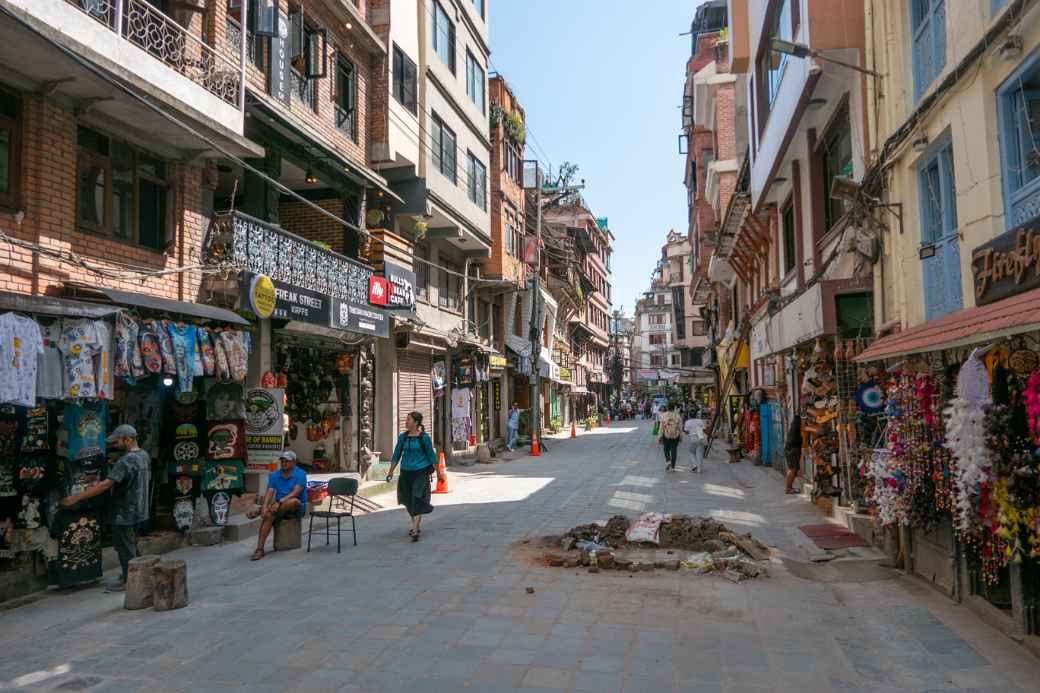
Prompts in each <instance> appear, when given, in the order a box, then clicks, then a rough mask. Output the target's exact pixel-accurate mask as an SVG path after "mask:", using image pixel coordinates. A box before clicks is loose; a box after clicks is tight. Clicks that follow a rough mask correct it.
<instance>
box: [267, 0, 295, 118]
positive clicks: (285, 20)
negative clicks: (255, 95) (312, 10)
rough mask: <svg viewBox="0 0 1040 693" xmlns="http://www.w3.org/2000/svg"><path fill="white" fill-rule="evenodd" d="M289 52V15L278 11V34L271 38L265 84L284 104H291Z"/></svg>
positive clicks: (272, 94) (290, 63)
mask: <svg viewBox="0 0 1040 693" xmlns="http://www.w3.org/2000/svg"><path fill="white" fill-rule="evenodd" d="M289 52H290V47H289V15H287V14H285V13H284V12H279V13H278V35H277V36H273V37H272V38H271V62H270V63H269V65H268V78H269V79H268V80H267V84H268V88H269V90H270V92H271V96H273V97H275V98H276V99H278V100H280V101H281V102H282V103H284V104H285V105H286V106H291V105H292V87H291V85H292V62H291V59H290V57H289Z"/></svg>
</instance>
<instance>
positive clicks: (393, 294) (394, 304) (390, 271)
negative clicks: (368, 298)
mask: <svg viewBox="0 0 1040 693" xmlns="http://www.w3.org/2000/svg"><path fill="white" fill-rule="evenodd" d="M383 274H384V275H385V276H386V281H387V283H388V284H389V285H390V295H389V297H388V299H387V302H386V306H387V308H394V309H400V310H407V309H410V308H414V307H415V272H413V271H411V270H409V269H405V268H404V267H401V266H400V265H395V264H394V263H392V262H387V261H385V260H384V261H383Z"/></svg>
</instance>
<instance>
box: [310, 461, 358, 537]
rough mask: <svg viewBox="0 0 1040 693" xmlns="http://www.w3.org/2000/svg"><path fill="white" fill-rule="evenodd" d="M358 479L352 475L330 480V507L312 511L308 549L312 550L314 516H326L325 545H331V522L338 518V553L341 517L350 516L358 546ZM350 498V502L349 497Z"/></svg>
mask: <svg viewBox="0 0 1040 693" xmlns="http://www.w3.org/2000/svg"><path fill="white" fill-rule="evenodd" d="M357 492H358V480H357V479H354V478H351V477H337V478H335V479H332V480H330V481H329V509H328V510H316V511H314V512H312V513H311V521H310V524H309V525H308V526H307V551H308V552H309V551H310V550H311V534H312V530H313V529H314V518H315V517H324V518H325V545H326V546H328V545H329V536H330V535H329V523H330V522H331V520H332V518H336V553H339V552H340V549H341V548H342V542H341V539H340V536H341V531H342V530H341V529H340V519H341V518H344V517H349V518H350V528H351V531H352V532H353V534H354V546H357V523H356V522H355V521H354V498H356V497H357ZM348 498H349V499H350V501H349V503H348V501H347V499H348Z"/></svg>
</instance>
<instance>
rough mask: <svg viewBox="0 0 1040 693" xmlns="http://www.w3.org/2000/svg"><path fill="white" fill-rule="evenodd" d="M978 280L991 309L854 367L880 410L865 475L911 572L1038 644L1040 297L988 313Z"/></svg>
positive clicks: (1030, 294)
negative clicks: (981, 605) (997, 615)
mask: <svg viewBox="0 0 1040 693" xmlns="http://www.w3.org/2000/svg"><path fill="white" fill-rule="evenodd" d="M976 279H977V284H976V286H977V291H976V295H977V296H978V297H979V298H980V299H981V300H980V303H983V304H984V305H980V306H977V307H973V308H967V309H964V310H961V311H958V312H956V313H953V314H951V315H947V316H945V317H943V318H939V319H937V320H933V321H931V322H929V323H925V324H924V325H921V326H919V327H916V328H913V329H910V330H908V331H906V332H902V333H897V334H894V335H891V336H887V337H883V338H881V339H878V340H877V341H875V342H874V343H873V344H871V345H870V346H869V347H867V348H866V349H865V350H864V351H862V352H861V353H859V354H856V355H855V356H854V357H853V360H854V361H855V362H856V363H857V364H860V366H861V367H863V368H867V369H870V370H868V371H866V373H865V374H862V375H865V376H866V378H867V382H868V383H869V382H874V383H875V384H876V386H877V388H878V390H879V391H878V392H877V393H872V394H871V395H870V406H871V407H875V406H876V407H879V409H880V414H879V415H877V416H876V425H875V426H874V429H875V432H873V433H871V434H870V435H869V437H868V438H867V440H869V441H870V454H869V456H868V457H866V458H865V459H864V460H863V461H862V462H861V463H860V464H859V468H858V472H859V474H860V476H861V478H862V480H863V483H864V486H865V489H864V496H865V498H866V501H867V502H868V503H869V504H870V507H871V512H872V513H874V514H875V515H876V517H877V520H878V522H879V523H880V524H882V525H884V526H888V527H896V528H899V529H900V537H901V540H902V542H903V544H904V546H903V550H904V551H905V555H906V557H907V561H908V565H907V568H908V569H909V570H912V571H913V572H915V573H916V574H918V575H920V576H921V577H923V578H925V579H926V580H929V581H930V582H932V583H933V584H934V585H935V586H936V587H938V588H939V589H940V590H942V591H943V592H945V593H946V594H948V595H950V596H951V597H953V598H956V599H958V600H964V599H982V600H985V601H987V602H989V604H991V605H993V606H995V607H998V608H999V609H1002V610H1004V611H1005V613H1007V614H1008V615H1009V617H1010V618H1011V623H1012V625H1013V627H1014V629H1015V631H1016V632H1018V633H1024V634H1040V623H1038V621H1037V618H1038V615H1037V605H1038V601H1040V318H1038V317H1037V316H1038V315H1040V289H1032V290H1031V291H1027V292H1024V293H1020V294H1018V295H1014V296H1011V297H1009V298H1003V299H1002V300H997V301H995V302H993V303H991V304H985V303H986V292H985V291H983V292H981V293H980V292H979V291H978V278H976ZM1008 280H1009V281H1010V282H1011V283H1014V278H1013V276H1012V277H1009V278H1008ZM1005 295H1006V294H1005ZM875 398H876V399H877V400H878V401H875ZM858 435H860V440H861V441H862V440H863V436H862V433H859V434H858Z"/></svg>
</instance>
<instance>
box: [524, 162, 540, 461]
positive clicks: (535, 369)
mask: <svg viewBox="0 0 1040 693" xmlns="http://www.w3.org/2000/svg"><path fill="white" fill-rule="evenodd" d="M525 163H526V164H528V165H530V166H527V168H529V169H530V168H533V169H534V170H533V174H534V181H533V183H534V188H535V197H534V199H535V206H536V207H537V208H538V209H537V215H538V216H537V217H536V221H535V227H534V237H535V242H534V276H533V277H531V288H530V291H531V326H530V335H531V417H530V418H531V436H532V439H533V437H534V436H538V442H539V443H541V440H542V407H541V399H542V377H541V372H540V368H541V355H542V340H541V332H542V301H541V298H542V292H541V291H540V284H539V281H540V279H541V275H542V170H541V167H540V166H539V164H538V162H537V161H533V162H531V161H529V162H525ZM526 173H527V171H525V176H524V178H525V179H526V177H527V176H526ZM524 182H525V184H526V183H528V181H527V180H525V181H524ZM527 187H530V186H527Z"/></svg>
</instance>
